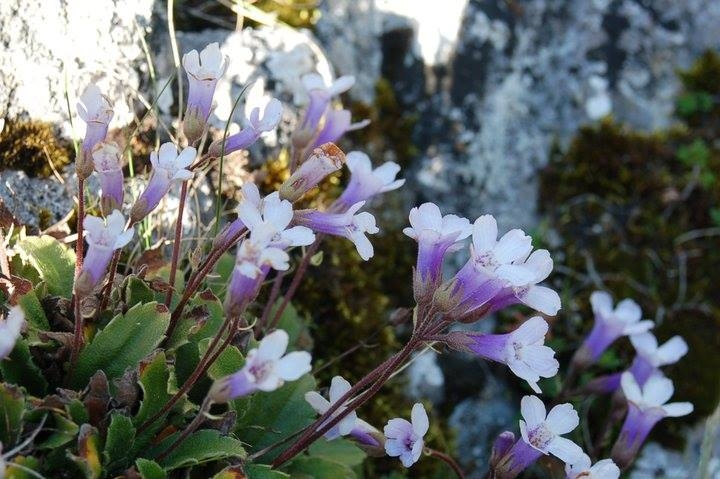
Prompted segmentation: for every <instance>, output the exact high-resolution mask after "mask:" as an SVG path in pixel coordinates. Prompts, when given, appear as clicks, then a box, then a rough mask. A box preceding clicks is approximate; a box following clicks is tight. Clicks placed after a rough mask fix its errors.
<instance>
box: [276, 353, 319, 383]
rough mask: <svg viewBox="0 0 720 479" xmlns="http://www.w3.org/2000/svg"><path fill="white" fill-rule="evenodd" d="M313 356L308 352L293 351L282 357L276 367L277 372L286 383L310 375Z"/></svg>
mask: <svg viewBox="0 0 720 479" xmlns="http://www.w3.org/2000/svg"><path fill="white" fill-rule="evenodd" d="M311 361H312V356H310V353H308V352H307V351H293V352H292V353H288V354H286V355H285V356H284V357H282V358H281V359H280V360H279V361H278V363H277V366H276V372H277V374H278V376H280V377H281V378H282V379H284V380H285V381H295V380H296V379H299V378H300V376H302V375H303V374H305V373H309V372H310V369H312V368H311V367H310V362H311Z"/></svg>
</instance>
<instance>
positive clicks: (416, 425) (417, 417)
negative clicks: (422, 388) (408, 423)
mask: <svg viewBox="0 0 720 479" xmlns="http://www.w3.org/2000/svg"><path fill="white" fill-rule="evenodd" d="M410 418H411V419H412V426H413V431H415V434H417V435H418V436H420V437H423V436H424V435H425V433H427V432H428V429H429V428H430V421H429V419H428V415H427V412H426V411H425V407H424V406H423V405H422V404H420V403H415V405H413V408H412V413H411V414H410Z"/></svg>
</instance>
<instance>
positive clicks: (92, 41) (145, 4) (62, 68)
mask: <svg viewBox="0 0 720 479" xmlns="http://www.w3.org/2000/svg"><path fill="white" fill-rule="evenodd" d="M153 3H154V2H153V0H97V1H95V2H92V4H90V3H88V2H47V1H44V0H23V1H20V0H9V1H4V2H0V43H1V44H2V45H3V48H2V49H0V105H3V107H4V108H3V109H2V110H0V117H10V118H14V117H26V118H30V119H35V120H43V121H50V122H53V123H56V124H58V125H59V126H60V129H61V130H62V133H63V134H64V135H65V136H71V134H72V128H71V125H70V121H69V117H68V108H67V101H66V98H65V94H66V89H67V93H68V95H69V98H70V108H71V109H72V114H73V116H74V117H75V120H74V121H75V125H74V126H75V133H76V134H75V136H76V137H82V136H83V134H84V126H82V122H81V121H79V120H78V119H77V116H76V113H75V104H76V102H77V98H78V97H79V95H80V94H81V93H82V91H83V90H84V89H85V87H86V86H87V85H88V84H89V83H91V82H96V83H97V84H98V86H99V87H100V89H101V90H102V91H103V93H104V94H106V95H107V96H108V97H110V99H111V101H112V103H113V104H114V109H115V117H114V119H113V123H112V124H111V126H123V125H126V124H128V123H130V122H131V121H132V119H133V118H134V116H135V111H134V107H133V103H134V102H135V100H136V92H137V91H141V86H142V83H143V81H142V80H143V78H144V77H145V72H147V61H146V58H145V55H144V53H143V50H142V47H141V41H140V39H141V36H142V35H144V34H145V28H147V27H148V26H149V22H150V16H151V11H152V6H153Z"/></svg>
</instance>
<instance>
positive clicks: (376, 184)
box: [335, 151, 405, 210]
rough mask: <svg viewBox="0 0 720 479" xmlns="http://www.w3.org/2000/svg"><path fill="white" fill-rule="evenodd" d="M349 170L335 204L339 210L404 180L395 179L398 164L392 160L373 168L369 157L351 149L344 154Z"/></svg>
mask: <svg viewBox="0 0 720 479" xmlns="http://www.w3.org/2000/svg"><path fill="white" fill-rule="evenodd" d="M346 164H347V166H348V169H349V170H350V173H351V175H350V181H349V182H348V185H347V187H345V191H343V193H342V194H341V195H340V197H339V198H338V199H337V201H336V202H335V204H336V205H337V207H339V208H340V209H341V210H347V209H348V208H350V207H351V206H352V205H354V204H355V203H358V202H360V201H367V200H369V199H370V198H372V197H373V196H375V195H378V194H380V193H386V192H388V191H392V190H396V189H398V188H400V187H401V186H402V185H404V184H405V180H404V179H401V180H396V179H395V177H396V176H397V174H398V172H399V171H400V166H399V165H398V164H397V163H395V162H392V161H388V162H385V163H383V164H382V165H381V166H378V167H377V168H375V169H373V167H372V163H371V162H370V158H369V157H368V156H367V155H366V154H365V153H362V152H360V151H351V152H350V153H348V154H347V156H346Z"/></svg>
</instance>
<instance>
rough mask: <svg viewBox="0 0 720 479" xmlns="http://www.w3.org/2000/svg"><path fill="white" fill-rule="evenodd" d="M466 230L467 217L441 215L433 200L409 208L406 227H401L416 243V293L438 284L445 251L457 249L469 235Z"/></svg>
mask: <svg viewBox="0 0 720 479" xmlns="http://www.w3.org/2000/svg"><path fill="white" fill-rule="evenodd" d="M470 231H471V228H470V222H469V221H468V220H467V219H465V218H461V217H459V216H455V215H445V216H443V215H442V213H441V212H440V208H438V206H437V205H436V204H434V203H424V204H422V205H420V206H419V207H416V208H413V209H412V210H410V228H405V229H404V230H403V233H405V234H406V235H407V236H409V237H411V238H412V239H414V240H415V241H417V243H418V257H417V266H416V280H415V283H416V294H420V295H423V294H424V293H426V292H428V291H432V290H433V289H434V287H436V286H437V285H438V284H439V283H440V281H441V280H442V264H443V259H444V258H445V254H446V253H447V252H448V251H455V250H457V249H458V248H459V247H460V245H459V243H460V242H461V241H462V240H464V239H465V238H467V237H468V236H470ZM418 286H420V287H419V288H418ZM418 290H419V291H418Z"/></svg>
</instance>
